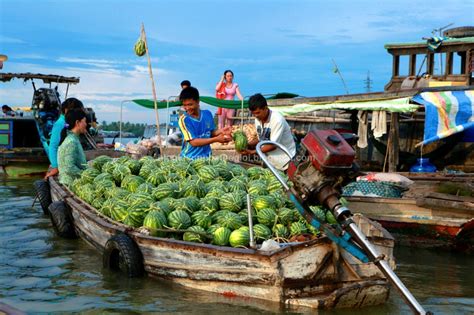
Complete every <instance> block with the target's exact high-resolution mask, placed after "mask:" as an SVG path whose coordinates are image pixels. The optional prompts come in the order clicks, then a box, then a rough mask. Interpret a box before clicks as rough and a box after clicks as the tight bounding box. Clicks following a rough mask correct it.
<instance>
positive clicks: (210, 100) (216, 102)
mask: <svg viewBox="0 0 474 315" xmlns="http://www.w3.org/2000/svg"><path fill="white" fill-rule="evenodd" d="M297 96H299V95H297V94H293V93H277V94H274V95H272V96H269V97H265V98H266V99H267V100H272V99H281V98H295V97H297ZM199 100H200V101H201V102H203V103H206V104H209V105H212V106H215V107H223V108H231V109H239V108H242V102H241V101H227V100H220V99H217V98H215V97H211V96H201V97H199ZM132 102H134V103H135V104H138V105H140V106H143V107H146V108H150V109H154V108H155V103H154V101H153V100H145V99H140V100H132ZM157 106H158V109H164V108H168V107H178V106H181V101H172V102H167V101H158V102H157ZM248 107H249V103H248V100H244V102H243V108H248Z"/></svg>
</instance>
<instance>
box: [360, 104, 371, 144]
mask: <svg viewBox="0 0 474 315" xmlns="http://www.w3.org/2000/svg"><path fill="white" fill-rule="evenodd" d="M368 117H369V113H368V112H367V111H363V110H360V111H358V112H357V118H358V119H359V128H358V130H357V135H358V136H359V140H358V141H357V146H358V147H359V148H365V147H367V125H368Z"/></svg>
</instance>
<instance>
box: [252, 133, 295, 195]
mask: <svg viewBox="0 0 474 315" xmlns="http://www.w3.org/2000/svg"><path fill="white" fill-rule="evenodd" d="M266 144H273V145H275V146H277V147H278V148H279V149H281V150H283V152H285V153H286V155H288V157H289V158H290V159H291V158H292V157H293V156H292V155H291V153H290V151H288V149H287V148H286V147H285V146H283V145H281V144H279V143H277V142H274V141H260V142H259V143H257V146H256V147H255V150H256V151H257V154H258V156H260V158H261V159H262V161H263V163H265V165H266V166H267V167H268V168H269V169H270V170H271V171H272V173H273V175H275V177H276V178H277V179H278V181H279V182H280V184H281V185H282V186H283V188H285V190H289V189H290V187H289V186H288V184H287V183H286V181H285V179H284V178H283V177H282V176H281V175H280V173H279V171H278V170H277V169H276V168H275V167H274V166H273V165H272V163H270V162H269V161H268V159H267V156H266V154H264V153H263V152H262V146H264V145H266Z"/></svg>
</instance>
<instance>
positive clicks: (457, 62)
mask: <svg viewBox="0 0 474 315" xmlns="http://www.w3.org/2000/svg"><path fill="white" fill-rule="evenodd" d="M465 60H466V52H465V51H459V52H457V53H454V54H453V72H452V74H457V75H460V74H465V72H466V71H465V69H464V64H465V63H464V62H465ZM463 61H464V62H463Z"/></svg>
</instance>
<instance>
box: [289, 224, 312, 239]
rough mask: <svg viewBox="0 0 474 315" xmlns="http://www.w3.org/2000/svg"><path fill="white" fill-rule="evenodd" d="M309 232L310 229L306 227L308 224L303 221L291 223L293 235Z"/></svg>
mask: <svg viewBox="0 0 474 315" xmlns="http://www.w3.org/2000/svg"><path fill="white" fill-rule="evenodd" d="M307 232H308V229H307V228H306V224H304V223H303V222H293V223H291V226H290V234H291V236H294V235H300V234H303V233H307Z"/></svg>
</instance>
